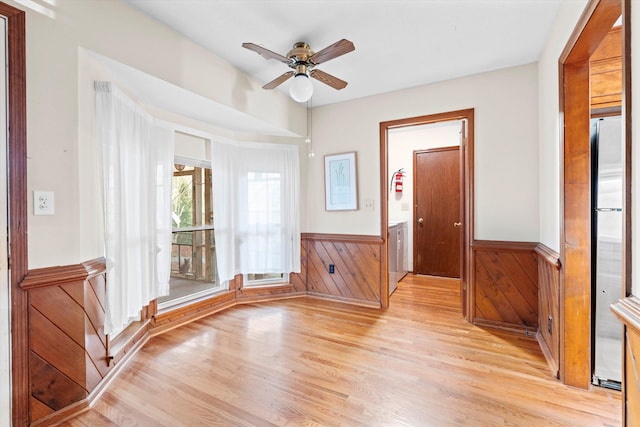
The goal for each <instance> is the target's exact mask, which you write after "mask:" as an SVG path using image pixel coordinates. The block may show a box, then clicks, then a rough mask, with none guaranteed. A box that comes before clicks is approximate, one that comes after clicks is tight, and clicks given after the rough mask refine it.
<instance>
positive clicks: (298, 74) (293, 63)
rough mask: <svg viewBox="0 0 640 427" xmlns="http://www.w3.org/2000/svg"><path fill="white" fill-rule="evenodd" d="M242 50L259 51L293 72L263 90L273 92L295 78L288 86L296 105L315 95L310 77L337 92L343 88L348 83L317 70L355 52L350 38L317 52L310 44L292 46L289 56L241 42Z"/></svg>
mask: <svg viewBox="0 0 640 427" xmlns="http://www.w3.org/2000/svg"><path fill="white" fill-rule="evenodd" d="M242 47H244V48H246V49H249V50H252V51H254V52H256V53H257V54H259V55H260V56H262V57H263V58H265V59H275V60H278V61H280V62H282V63H284V64H286V65H287V66H289V68H291V69H293V71H287V72H286V73H284V74H282V75H280V76H279V77H276V78H275V79H273V80H272V81H270V82H269V83H267V84H266V85H264V86H262V88H263V89H274V88H276V87H278V86H280V85H281V84H282V83H284V82H285V81H287V80H289V79H290V78H291V77H294V79H293V82H292V83H291V86H289V94H290V95H291V98H293V99H294V100H295V101H297V102H306V101H308V100H309V99H310V98H311V96H312V95H313V85H312V84H311V81H310V79H309V77H313V78H314V79H316V80H319V81H321V82H322V83H324V84H326V85H328V86H331V87H332V88H334V89H337V90H340V89H344V88H345V87H346V86H347V82H345V81H344V80H340V79H339V78H337V77H334V76H332V75H331V74H328V73H325V72H324V71H320V70H316V69H314V67H315V66H316V65H319V64H322V63H325V62H327V61H329V60H331V59H334V58H337V57H338V56H342V55H344V54H347V53H349V52H351V51H353V50H355V46H354V45H353V43H352V42H350V41H349V40H347V39H342V40H338V41H337V42H335V43H334V44H332V45H331V46H327V47H325V48H324V49H322V50H320V51H318V52H314V51H313V50H311V47H310V46H309V45H308V44H307V43H305V42H298V43H296V44H294V45H293V49H291V50H290V51H289V52H288V53H287V56H284V55H280V54H279V53H275V52H273V51H271V50H269V49H265V48H264V47H262V46H258V45H257V44H255V43H242Z"/></svg>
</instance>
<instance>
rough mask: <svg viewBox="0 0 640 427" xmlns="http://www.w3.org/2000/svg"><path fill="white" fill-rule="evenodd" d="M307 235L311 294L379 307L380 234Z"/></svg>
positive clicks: (308, 275)
mask: <svg viewBox="0 0 640 427" xmlns="http://www.w3.org/2000/svg"><path fill="white" fill-rule="evenodd" d="M304 238H305V240H306V241H307V254H306V255H307V293H308V294H309V295H314V296H320V297H324V298H330V299H335V300H339V301H344V302H350V303H355V304H362V305H367V306H373V307H380V283H381V280H382V265H381V264H382V263H381V252H382V248H383V246H382V245H383V240H382V239H381V238H380V237H378V236H353V235H331V234H306V235H305V236H304ZM331 265H333V266H334V272H333V273H330V271H329V269H330V266H331Z"/></svg>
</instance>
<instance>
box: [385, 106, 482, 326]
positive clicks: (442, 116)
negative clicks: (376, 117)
mask: <svg viewBox="0 0 640 427" xmlns="http://www.w3.org/2000/svg"><path fill="white" fill-rule="evenodd" d="M473 117H474V109H473V108H468V109H464V110H456V111H450V112H445V113H438V114H429V115H424V116H417V117H410V118H405V119H398V120H390V121H385V122H380V201H381V202H380V230H381V234H382V236H381V237H382V241H383V248H382V254H381V258H382V259H381V266H382V271H381V276H382V277H381V280H380V306H381V307H382V308H387V307H389V242H388V240H389V239H388V234H389V218H388V214H389V213H388V209H389V191H388V190H389V188H388V185H387V183H388V180H387V178H388V176H389V161H388V159H389V130H390V129H397V128H403V127H409V126H419V125H427V124H434V123H440V122H448V121H455V120H464V121H465V123H466V124H467V126H466V129H464V127H463V130H464V134H463V135H462V138H461V142H460V171H461V175H462V177H461V178H462V179H461V180H460V193H461V204H460V209H461V211H462V215H461V218H462V225H463V227H462V245H461V246H462V252H461V260H462V261H461V263H462V268H461V271H460V298H461V305H462V314H463V316H464V317H465V318H466V319H467V320H469V309H468V308H469V307H472V305H471V301H473V295H472V294H473V289H472V288H473V287H472V286H469V281H470V272H471V268H470V260H471V236H473V235H474V223H473V212H474V206H473V199H474V197H473V189H474V184H473V176H474V174H473V159H474V155H473V136H474V132H473V126H474V118H473Z"/></svg>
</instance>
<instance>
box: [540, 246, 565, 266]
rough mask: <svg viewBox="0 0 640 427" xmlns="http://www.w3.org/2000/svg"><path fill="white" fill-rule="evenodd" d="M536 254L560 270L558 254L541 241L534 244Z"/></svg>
mask: <svg viewBox="0 0 640 427" xmlns="http://www.w3.org/2000/svg"><path fill="white" fill-rule="evenodd" d="M535 251H536V254H537V255H538V257H540V258H541V259H543V260H544V261H545V262H546V263H547V264H550V265H552V266H553V267H554V268H555V269H556V270H560V266H561V264H560V254H559V253H558V252H556V251H554V250H553V249H550V248H549V247H548V246H546V245H545V244H543V243H538V244H537V245H536V249H535Z"/></svg>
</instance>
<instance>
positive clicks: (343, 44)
mask: <svg viewBox="0 0 640 427" xmlns="http://www.w3.org/2000/svg"><path fill="white" fill-rule="evenodd" d="M355 48H356V47H355V46H354V45H353V43H351V42H350V41H349V40H347V39H342V40H338V41H337V42H335V43H334V44H332V45H331V46H327V47H325V48H324V49H322V50H321V51H318V52H316V53H314V54H313V55H312V56H311V58H309V62H312V63H314V64H316V65H317V64H322V63H323V62H327V61H329V60H330V59H333V58H337V57H338V56H341V55H344V54H345V53H349V52H351V51H352V50H355Z"/></svg>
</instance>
